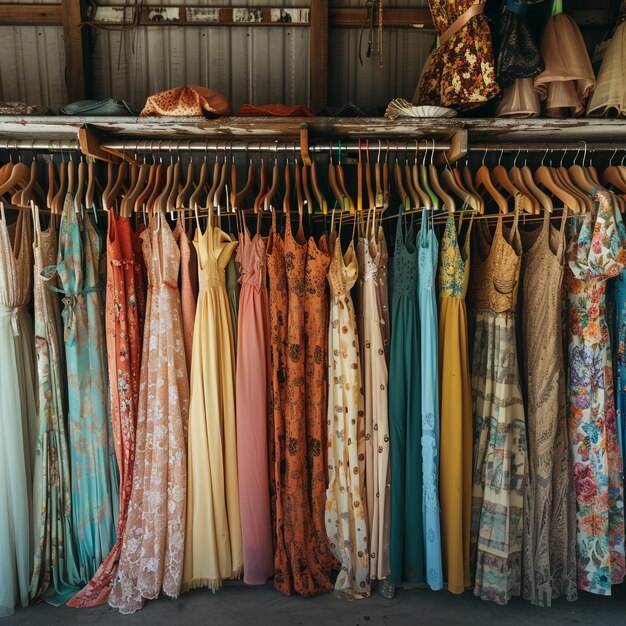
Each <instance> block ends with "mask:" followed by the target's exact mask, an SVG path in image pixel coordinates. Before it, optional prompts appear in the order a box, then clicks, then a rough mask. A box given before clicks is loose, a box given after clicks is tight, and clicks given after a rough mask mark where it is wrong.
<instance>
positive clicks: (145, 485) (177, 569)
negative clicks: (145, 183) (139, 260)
mask: <svg viewBox="0 0 626 626" xmlns="http://www.w3.org/2000/svg"><path fill="white" fill-rule="evenodd" d="M141 238H142V240H143V258H144V262H145V265H146V268H147V275H148V298H147V302H146V316H145V327H144V336H143V342H142V357H141V373H140V383H139V398H138V407H137V429H136V437H135V441H136V446H135V462H134V466H133V484H132V493H131V497H130V502H129V504H128V518H127V521H126V528H125V531H124V539H123V542H122V549H121V554H120V561H119V567H118V571H117V578H116V580H115V582H114V584H113V587H112V589H111V594H110V595H109V604H110V605H111V606H112V607H114V608H117V609H119V611H120V612H121V613H134V612H135V611H137V610H138V609H140V608H141V607H142V606H143V604H144V600H145V599H154V598H157V597H159V594H160V593H161V592H162V593H164V594H165V595H167V596H170V597H173V598H175V597H177V596H178V594H179V593H180V588H181V581H182V573H183V555H184V544H185V503H186V486H187V455H186V447H185V429H186V423H187V416H188V410H189V383H188V378H187V367H186V364H185V350H184V340H183V331H182V315H181V308H180V295H179V292H178V271H179V264H180V253H179V250H178V246H177V245H176V240H175V239H174V235H173V233H172V231H171V229H170V227H169V225H168V223H167V221H166V220H165V217H164V216H162V215H156V216H152V217H151V219H150V224H149V226H148V228H147V229H146V230H144V231H143V232H142V233H141Z"/></svg>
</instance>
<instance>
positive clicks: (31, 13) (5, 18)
mask: <svg viewBox="0 0 626 626" xmlns="http://www.w3.org/2000/svg"><path fill="white" fill-rule="evenodd" d="M0 24H2V25H3V26H5V25H6V26H24V25H30V24H37V25H39V24H41V25H47V26H61V25H62V24H63V11H62V8H61V5H60V4H0Z"/></svg>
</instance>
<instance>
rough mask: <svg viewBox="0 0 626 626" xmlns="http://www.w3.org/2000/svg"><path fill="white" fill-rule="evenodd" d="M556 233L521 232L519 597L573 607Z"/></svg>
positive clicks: (571, 502) (571, 503) (546, 223)
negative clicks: (524, 478) (524, 435)
mask: <svg viewBox="0 0 626 626" xmlns="http://www.w3.org/2000/svg"><path fill="white" fill-rule="evenodd" d="M566 216H567V211H564V213H563V219H562V227H561V230H559V229H557V228H553V227H552V226H550V213H549V212H548V211H546V212H545V213H544V220H543V224H542V225H541V226H539V227H538V228H533V229H532V230H522V232H521V235H522V244H523V246H524V254H523V257H522V279H521V286H522V294H521V298H520V303H521V307H520V308H521V314H522V337H521V339H522V342H521V343H522V357H523V358H522V371H523V380H525V381H526V386H527V389H526V394H525V398H526V400H527V408H526V416H527V417H526V423H527V429H528V450H529V455H528V456H529V464H528V474H529V483H528V489H527V490H526V499H525V502H524V553H523V559H524V567H523V576H524V578H523V594H524V598H526V599H527V600H530V601H531V602H532V603H533V604H536V605H538V606H550V605H551V603H552V599H554V598H558V597H559V596H565V597H566V598H567V599H568V600H576V597H577V592H576V537H575V532H576V531H575V517H576V503H575V499H574V490H573V482H572V473H571V472H572V464H571V459H570V453H569V444H568V429H567V411H566V402H567V400H566V392H565V388H566V376H565V363H564V357H563V341H562V332H561V327H562V305H563V300H562V287H563V267H564V243H565V238H564V234H565V233H564V227H565V223H566V219H565V218H566Z"/></svg>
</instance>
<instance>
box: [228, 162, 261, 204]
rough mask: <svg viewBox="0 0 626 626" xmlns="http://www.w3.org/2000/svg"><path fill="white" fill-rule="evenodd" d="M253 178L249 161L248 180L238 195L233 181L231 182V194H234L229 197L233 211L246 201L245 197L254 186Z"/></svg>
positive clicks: (252, 168)
mask: <svg viewBox="0 0 626 626" xmlns="http://www.w3.org/2000/svg"><path fill="white" fill-rule="evenodd" d="M254 178H255V175H254V165H253V163H252V159H250V162H249V164H248V178H247V180H246V184H245V185H244V188H243V189H242V190H241V191H240V192H238V193H237V192H236V187H235V181H234V180H233V183H232V184H233V192H235V193H234V195H231V198H232V200H231V204H232V205H233V209H238V208H240V207H241V206H242V204H243V201H244V200H245V199H246V197H247V196H248V194H249V193H250V190H251V189H252V186H253V185H254Z"/></svg>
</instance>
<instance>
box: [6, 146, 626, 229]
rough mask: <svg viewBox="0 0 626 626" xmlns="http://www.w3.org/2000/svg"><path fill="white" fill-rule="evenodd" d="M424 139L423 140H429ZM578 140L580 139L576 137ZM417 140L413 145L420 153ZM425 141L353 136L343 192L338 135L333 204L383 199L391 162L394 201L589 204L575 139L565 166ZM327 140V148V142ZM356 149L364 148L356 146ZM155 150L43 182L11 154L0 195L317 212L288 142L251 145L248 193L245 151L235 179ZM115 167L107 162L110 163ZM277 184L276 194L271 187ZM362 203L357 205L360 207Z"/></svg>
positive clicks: (313, 176)
mask: <svg viewBox="0 0 626 626" xmlns="http://www.w3.org/2000/svg"><path fill="white" fill-rule="evenodd" d="M429 141H430V140H429ZM581 143H583V144H584V142H581ZM420 149H421V151H422V155H421V158H420V154H419V152H420ZM435 149H436V146H435V142H434V140H433V143H432V145H431V144H430V143H429V142H427V143H426V146H425V147H424V148H421V143H420V142H419V141H416V146H415V152H414V155H412V156H413V158H412V162H411V158H410V157H409V158H407V156H406V153H405V158H404V161H403V162H401V159H400V157H399V153H398V151H397V150H396V155H395V160H394V161H393V163H392V164H390V158H389V153H390V151H393V148H391V149H390V148H389V145H387V148H385V155H384V157H383V158H381V153H382V150H383V148H382V144H381V142H379V146H378V154H377V156H376V157H375V158H374V159H372V158H371V157H370V146H369V142H366V143H365V147H364V148H363V150H362V149H361V142H359V144H358V159H357V160H356V163H355V165H356V194H351V193H350V191H349V189H348V187H349V185H348V184H347V177H346V174H345V171H344V166H343V164H342V147H341V144H340V143H339V144H338V145H336V146H335V148H333V146H332V144H331V146H330V150H329V162H328V175H327V181H328V186H329V188H330V193H329V195H330V194H331V193H332V197H333V198H334V206H335V207H336V208H338V209H339V210H340V211H342V210H343V211H344V212H349V213H351V214H354V213H357V214H360V212H361V211H362V210H363V208H364V207H365V208H369V209H370V210H372V209H379V210H381V211H384V210H386V209H387V208H388V206H389V202H390V186H389V182H390V170H391V169H392V170H393V181H394V183H395V188H396V191H397V194H398V196H399V198H400V202H401V203H402V206H403V207H404V209H405V210H411V209H417V208H420V207H425V208H426V209H428V210H431V211H435V212H436V211H439V210H442V209H446V210H449V211H453V212H454V211H456V210H459V209H461V210H472V211H475V212H477V213H480V214H484V213H485V207H486V205H487V204H491V205H493V206H494V208H496V209H497V212H499V213H503V214H506V213H508V212H509V211H510V210H511V208H513V207H514V206H515V204H516V203H518V206H519V207H520V209H521V210H522V211H523V212H524V213H528V214H538V213H539V212H541V211H547V212H550V213H551V212H552V211H553V210H554V200H553V199H558V200H559V201H560V202H561V204H562V206H564V207H567V208H568V209H569V210H570V211H572V212H573V213H581V212H587V211H593V199H592V197H591V194H592V191H593V189H594V187H596V186H597V185H600V184H601V183H600V177H599V176H598V172H597V170H596V168H595V167H594V166H593V164H592V163H591V162H590V163H589V164H586V163H585V161H586V153H587V147H586V144H585V146H584V154H583V157H582V163H581V164H578V163H577V161H578V157H579V154H580V151H581V149H580V148H579V150H578V151H577V153H576V155H575V157H574V161H573V163H572V165H570V166H569V167H566V166H565V165H564V159H565V156H566V152H567V150H565V151H564V152H563V156H562V158H561V161H560V163H559V165H558V166H553V165H552V163H551V162H550V164H549V165H546V164H545V159H546V157H547V154H548V152H549V151H550V150H549V149H546V151H545V152H544V155H543V157H542V159H541V163H540V165H539V166H538V167H537V168H535V169H534V170H531V168H530V167H529V166H528V165H527V163H526V160H525V161H524V164H523V166H521V167H520V166H518V165H517V161H518V159H519V156H520V153H521V150H522V149H521V148H519V149H518V151H517V154H516V156H515V159H514V161H513V165H512V166H511V167H510V168H506V167H505V166H504V165H502V158H503V155H504V148H501V149H500V156H499V159H498V163H497V165H496V166H494V167H489V166H488V165H486V164H485V160H486V156H487V152H488V149H487V148H485V151H484V154H483V158H482V162H481V165H480V166H479V167H478V169H477V170H476V172H473V171H472V169H471V168H470V166H469V159H467V160H466V161H465V165H464V166H463V167H461V166H460V165H458V164H457V165H455V166H454V167H452V166H451V165H450V163H448V161H447V159H446V161H445V165H444V167H443V169H441V170H439V168H438V167H437V166H436V165H435V163H434V154H435ZM335 150H337V155H338V156H337V158H336V159H335V156H334V152H335ZM362 153H364V155H363V154H362ZM616 153H617V148H615V149H614V152H613V155H612V157H611V160H610V161H609V165H608V167H607V168H606V169H605V170H604V171H603V172H602V177H601V180H602V184H604V185H606V186H611V187H612V188H614V189H615V190H616V191H617V192H618V193H617V194H616V199H617V201H618V203H619V204H620V209H621V210H622V211H623V210H624V208H625V206H624V205H625V202H624V199H623V198H622V194H625V195H626V166H625V165H624V160H622V163H621V164H620V165H613V164H612V161H613V158H614V157H615V154H616ZM169 161H170V162H169V164H167V158H166V159H165V162H164V159H163V158H162V154H161V152H160V151H159V152H158V153H157V156H155V157H154V159H153V163H151V164H149V163H147V161H146V159H144V162H143V163H137V162H132V163H127V162H126V161H125V160H123V161H121V163H120V164H119V166H115V165H114V164H113V163H108V165H107V170H106V183H105V184H104V185H102V184H101V183H100V182H99V180H98V175H97V169H96V164H95V162H93V161H87V160H86V159H84V158H83V157H82V156H81V157H79V158H78V159H77V160H75V159H74V158H73V157H72V155H71V153H70V156H69V159H68V160H62V162H61V163H60V164H59V165H58V167H57V165H56V164H55V163H54V162H53V161H52V160H50V161H49V163H48V172H47V178H46V183H45V184H44V182H43V180H40V173H39V164H38V163H37V161H36V160H35V158H34V156H33V161H32V163H31V164H30V166H29V165H27V164H25V163H23V162H22V161H21V160H20V161H19V162H14V161H13V160H12V159H11V160H10V161H9V162H8V163H6V164H5V165H3V166H2V167H0V199H6V200H7V201H8V202H10V204H12V205H14V206H17V207H28V206H29V205H30V202H31V201H32V202H34V203H35V204H36V205H37V206H38V207H46V208H47V209H48V210H49V211H50V212H51V213H52V214H60V213H61V210H62V207H63V202H64V200H65V196H66V194H67V193H71V194H72V196H73V198H74V205H75V208H76V210H77V211H81V210H82V208H83V207H95V204H96V194H98V196H99V197H100V198H101V202H102V207H103V208H104V209H105V210H110V209H114V210H116V211H117V212H118V213H119V215H120V216H124V217H130V216H131V215H133V214H136V213H148V214H150V213H153V212H155V211H158V212H161V213H166V212H169V213H170V214H171V215H172V216H173V215H174V213H175V212H179V214H180V213H183V212H184V210H189V207H191V209H192V210H193V211H195V212H196V214H197V213H198V210H203V209H208V208H209V207H212V208H214V209H216V210H217V212H218V214H221V212H227V213H228V212H230V213H232V212H236V211H237V210H239V209H244V208H246V207H247V209H248V210H250V211H254V213H259V212H262V211H269V210H270V209H271V208H273V207H277V206H278V205H279V204H282V209H283V211H284V212H290V210H291V203H292V200H295V205H296V206H297V211H298V214H299V216H300V219H301V218H302V215H303V213H304V212H305V210H306V212H308V213H309V214H311V213H314V212H316V213H321V214H324V215H326V214H327V212H328V204H327V200H326V194H324V193H323V191H322V189H321V187H320V182H319V178H318V172H317V168H318V167H319V166H317V165H316V163H315V160H313V159H312V160H311V162H310V165H306V164H305V163H304V161H303V160H302V159H299V158H298V155H297V152H296V150H295V146H294V155H293V157H292V158H291V159H290V158H289V154H287V156H286V159H285V163H284V165H283V166H282V172H281V166H280V165H279V162H278V154H277V152H276V154H275V155H274V157H273V158H270V159H269V160H268V161H267V162H266V161H265V160H264V159H263V157H262V155H261V162H260V166H259V167H258V186H257V189H258V191H257V192H256V194H255V195H254V196H252V192H253V189H254V187H255V182H256V180H257V167H256V166H255V164H254V162H253V160H252V159H251V158H250V159H249V160H248V167H247V175H246V179H245V182H244V184H243V185H242V186H239V185H238V181H237V168H236V166H235V159H234V157H233V156H232V151H231V155H230V159H229V158H228V155H227V150H226V146H225V149H224V156H223V158H221V155H220V154H219V153H218V152H217V151H216V156H215V160H214V161H213V162H211V161H210V160H209V159H207V158H206V156H205V159H204V160H203V162H202V164H201V167H200V172H199V178H198V179H197V180H196V178H195V176H194V167H193V163H192V162H191V160H190V162H189V164H188V165H187V167H186V172H185V171H183V170H184V167H183V165H182V163H181V160H180V156H179V153H178V152H177V153H176V156H174V154H172V151H171V149H170V159H169ZM116 167H117V169H116ZM281 193H282V203H281V202H280V195H281ZM366 205H367V207H366Z"/></svg>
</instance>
